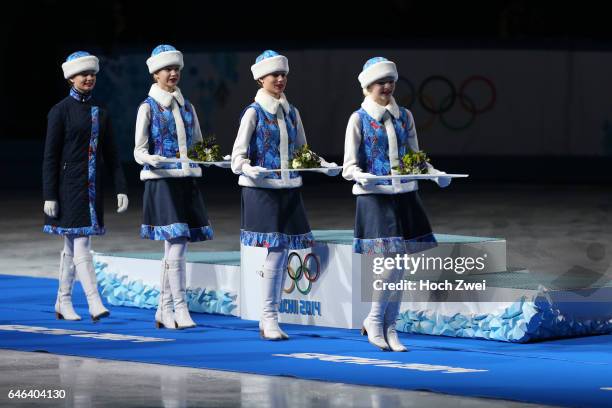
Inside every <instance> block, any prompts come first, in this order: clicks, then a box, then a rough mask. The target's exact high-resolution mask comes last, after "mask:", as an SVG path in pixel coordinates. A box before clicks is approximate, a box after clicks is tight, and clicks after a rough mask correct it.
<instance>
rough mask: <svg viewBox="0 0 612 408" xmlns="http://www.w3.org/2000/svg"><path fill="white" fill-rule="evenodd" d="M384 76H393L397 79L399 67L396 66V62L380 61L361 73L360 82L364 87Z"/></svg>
mask: <svg viewBox="0 0 612 408" xmlns="http://www.w3.org/2000/svg"><path fill="white" fill-rule="evenodd" d="M383 78H393V80H395V81H397V68H395V63H394V62H391V61H381V62H378V63H376V64H374V65H371V66H370V67H368V68H367V69H366V70H365V71H362V72H361V74H359V82H360V83H361V87H362V88H367V87H368V86H370V85H372V84H373V83H374V82H376V81H378V80H379V79H383Z"/></svg>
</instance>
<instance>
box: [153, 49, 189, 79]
mask: <svg viewBox="0 0 612 408" xmlns="http://www.w3.org/2000/svg"><path fill="white" fill-rule="evenodd" d="M175 65H177V66H179V67H180V69H183V54H182V53H181V52H180V51H164V52H161V53H159V54H157V55H154V56H152V57H150V58H149V59H147V67H149V74H153V73H154V72H157V71H159V70H160V69H162V68H165V67H171V66H175Z"/></svg>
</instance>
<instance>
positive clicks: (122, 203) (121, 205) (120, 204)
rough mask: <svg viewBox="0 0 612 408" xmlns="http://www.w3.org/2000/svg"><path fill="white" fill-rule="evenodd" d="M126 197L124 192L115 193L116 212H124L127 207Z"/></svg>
mask: <svg viewBox="0 0 612 408" xmlns="http://www.w3.org/2000/svg"><path fill="white" fill-rule="evenodd" d="M128 202H129V201H128V197H127V195H125V194H117V212H118V213H122V212H125V210H127V208H128Z"/></svg>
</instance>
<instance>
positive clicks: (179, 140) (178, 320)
mask: <svg viewBox="0 0 612 408" xmlns="http://www.w3.org/2000/svg"><path fill="white" fill-rule="evenodd" d="M147 67H148V68H149V73H150V74H152V75H153V79H154V81H155V83H154V84H153V85H151V89H150V90H149V95H148V97H147V98H146V99H145V100H144V102H142V104H141V105H140V107H139V108H138V116H137V118H136V137H135V147H134V158H135V159H136V161H137V162H138V164H141V165H143V169H142V171H141V172H140V179H141V180H143V181H144V183H145V191H144V197H143V206H144V210H143V218H144V220H143V223H142V226H141V231H140V236H141V237H142V238H145V239H152V240H160V241H165V242H164V245H165V250H164V258H163V259H162V271H161V284H160V295H159V304H158V308H157V312H156V314H155V322H156V325H157V327H158V328H160V327H165V328H168V329H174V328H179V329H184V328H190V327H195V326H196V324H195V322H194V321H193V320H192V319H191V316H190V314H189V307H188V303H187V301H188V299H187V296H186V271H185V269H186V261H185V256H186V251H187V243H188V242H198V241H206V240H211V239H212V238H213V230H212V227H211V226H210V222H209V221H208V214H207V211H206V207H205V205H204V198H203V197H202V194H201V192H200V190H199V188H198V185H197V182H196V178H197V177H201V175H202V169H201V168H200V167H199V165H197V164H193V163H186V162H184V161H179V162H176V161H174V162H171V161H169V160H167V159H176V158H180V159H184V160H187V159H188V157H187V151H188V150H189V148H190V147H191V146H192V145H193V144H194V143H197V142H201V141H202V133H201V131H200V124H199V122H198V116H197V114H196V112H195V109H194V107H193V105H192V104H191V103H190V102H189V101H187V100H186V99H185V98H184V97H183V95H182V93H181V90H180V89H179V88H178V86H177V85H178V82H179V80H180V77H181V69H182V68H183V54H182V53H181V52H180V51H178V50H176V49H175V48H174V47H173V46H171V45H159V46H157V47H156V48H155V49H154V50H153V52H152V53H151V56H150V58H149V59H147Z"/></svg>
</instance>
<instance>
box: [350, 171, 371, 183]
mask: <svg viewBox="0 0 612 408" xmlns="http://www.w3.org/2000/svg"><path fill="white" fill-rule="evenodd" d="M372 176H374V175H373V174H371V173H362V172H360V171H354V172H353V179H354V180H355V181H356V182H358V183H359V184H361V185H362V186H364V187H365V186H367V185H368V184H371V183H374V182H375V180H373V179H369V178H366V177H372Z"/></svg>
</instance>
